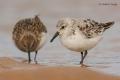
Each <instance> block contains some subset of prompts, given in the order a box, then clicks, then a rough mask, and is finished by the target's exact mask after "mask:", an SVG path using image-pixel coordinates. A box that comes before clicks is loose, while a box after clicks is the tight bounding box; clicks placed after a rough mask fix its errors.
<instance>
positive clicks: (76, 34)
mask: <svg viewBox="0 0 120 80" xmlns="http://www.w3.org/2000/svg"><path fill="white" fill-rule="evenodd" d="M113 24H114V22H113V21H112V22H107V23H98V22H96V21H94V20H90V19H86V20H81V19H71V18H62V19H60V20H59V21H58V23H57V32H56V33H55V35H54V36H53V38H52V39H51V41H50V42H53V40H54V39H55V38H56V37H57V36H58V35H59V37H60V41H61V43H62V44H63V45H64V46H65V47H66V48H68V49H70V50H72V51H77V52H80V53H81V61H80V64H81V65H84V64H83V60H84V59H85V57H86V55H87V54H88V52H87V51H88V50H90V49H92V48H93V47H95V46H96V44H97V43H98V42H99V41H100V40H101V38H102V34H103V33H104V31H105V30H107V29H108V28H110V27H111V26H112V25H113Z"/></svg>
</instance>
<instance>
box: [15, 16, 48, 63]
mask: <svg viewBox="0 0 120 80" xmlns="http://www.w3.org/2000/svg"><path fill="white" fill-rule="evenodd" d="M46 33H47V29H46V27H45V25H44V24H43V23H42V22H41V20H40V18H39V17H38V16H37V15H36V16H35V17H34V18H26V19H22V20H20V21H18V22H17V23H16V25H15V27H14V29H13V40H14V42H15V45H16V46H17V48H19V49H20V50H21V51H23V52H27V53H28V63H30V62H31V56H30V54H31V52H35V57H34V61H35V63H36V64H37V60H36V56H37V53H38V50H39V49H40V48H41V47H42V46H43V45H44V43H45V40H46Z"/></svg>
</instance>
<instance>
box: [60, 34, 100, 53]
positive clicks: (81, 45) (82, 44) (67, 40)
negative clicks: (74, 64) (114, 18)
mask: <svg viewBox="0 0 120 80" xmlns="http://www.w3.org/2000/svg"><path fill="white" fill-rule="evenodd" d="M60 38H61V43H62V44H63V45H64V46H65V47H66V48H68V49H70V50H72V51H77V52H82V51H85V50H89V49H91V48H93V47H95V46H96V44H97V43H98V42H99V41H100V40H101V38H102V36H96V37H94V38H85V37H84V36H83V35H81V34H76V35H71V36H68V37H60Z"/></svg>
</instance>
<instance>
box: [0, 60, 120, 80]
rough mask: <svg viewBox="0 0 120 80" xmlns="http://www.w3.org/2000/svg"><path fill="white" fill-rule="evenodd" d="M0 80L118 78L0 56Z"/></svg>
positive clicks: (86, 69) (90, 71)
mask: <svg viewBox="0 0 120 80" xmlns="http://www.w3.org/2000/svg"><path fill="white" fill-rule="evenodd" d="M0 80H120V77H115V76H111V75H106V74H104V73H99V72H96V71H92V70H90V69H88V68H82V67H72V66H71V67H63V66H56V67H49V66H43V65H40V64H37V65H36V64H27V63H22V62H17V61H15V60H13V59H10V58H0Z"/></svg>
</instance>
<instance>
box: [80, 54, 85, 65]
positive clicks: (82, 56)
mask: <svg viewBox="0 0 120 80" xmlns="http://www.w3.org/2000/svg"><path fill="white" fill-rule="evenodd" d="M83 58H84V55H83V52H81V61H80V64H83Z"/></svg>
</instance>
